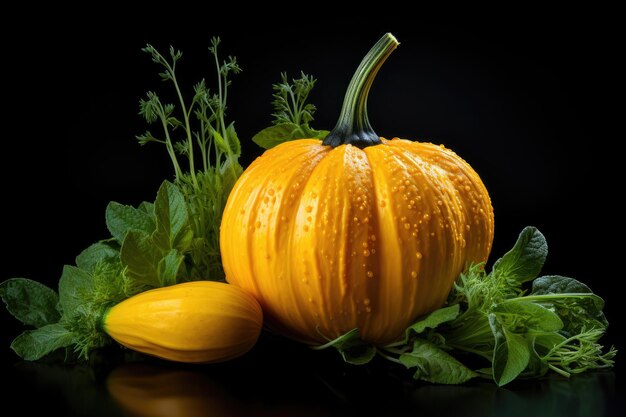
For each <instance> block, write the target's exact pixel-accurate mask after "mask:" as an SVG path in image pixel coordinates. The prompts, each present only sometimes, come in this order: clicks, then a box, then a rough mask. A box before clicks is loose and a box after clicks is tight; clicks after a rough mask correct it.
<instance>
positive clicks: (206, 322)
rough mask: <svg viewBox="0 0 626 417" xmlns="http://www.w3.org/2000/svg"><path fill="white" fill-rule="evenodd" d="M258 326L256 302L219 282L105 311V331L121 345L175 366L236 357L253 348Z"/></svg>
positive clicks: (157, 292)
mask: <svg viewBox="0 0 626 417" xmlns="http://www.w3.org/2000/svg"><path fill="white" fill-rule="evenodd" d="M262 326H263V313H262V311H261V307H260V306H259V303H258V302H257V301H256V300H255V299H254V297H252V296H251V295H249V294H247V293H246V292H245V291H242V290H241V289H240V288H237V287H234V286H232V285H228V284H225V283H220V282H209V281H195V282H188V283H185V284H178V285H173V286H170V287H164V288H157V289H154V290H151V291H146V292H143V293H141V294H138V295H135V296H134V297H131V298H128V299H126V300H124V301H122V302H121V303H119V304H117V305H116V306H114V307H113V308H111V309H110V310H109V312H108V313H107V314H106V316H105V318H104V320H103V327H104V330H105V331H106V332H107V333H108V334H109V335H110V336H111V337H112V338H113V339H115V340H116V341H117V342H119V343H120V344H122V345H124V346H126V347H128V348H130V349H133V350H136V351H139V352H142V353H146V354H148V355H152V356H157V357H159V358H163V359H168V360H171V361H177V362H188V363H213V362H222V361H226V360H229V359H233V358H236V357H238V356H241V355H243V354H244V353H246V352H247V351H249V350H250V349H251V348H252V347H253V346H254V344H255V343H256V341H257V339H258V337H259V334H260V332H261V328H262Z"/></svg>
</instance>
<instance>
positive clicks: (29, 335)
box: [11, 323, 75, 361]
mask: <svg viewBox="0 0 626 417" xmlns="http://www.w3.org/2000/svg"><path fill="white" fill-rule="evenodd" d="M74 341H75V338H74V334H73V333H72V332H70V331H68V330H67V329H66V328H65V327H63V326H62V325H61V324H58V323H56V324H48V325H46V326H43V327H40V328H39V329H37V330H29V331H25V332H24V333H22V334H21V335H19V336H18V337H16V338H15V340H13V343H11V349H13V350H14V351H15V353H17V354H18V356H19V357H20V358H22V359H24V360H27V361H36V360H37V359H41V358H43V357H44V356H46V355H47V354H48V353H51V352H54V351H55V350H57V349H60V348H63V347H67V346H70V345H72V344H74Z"/></svg>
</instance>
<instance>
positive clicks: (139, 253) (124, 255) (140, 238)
mask: <svg viewBox="0 0 626 417" xmlns="http://www.w3.org/2000/svg"><path fill="white" fill-rule="evenodd" d="M162 257H163V256H162V253H161V251H160V250H159V248H157V247H156V246H155V245H154V243H153V242H152V239H151V238H150V236H148V235H147V234H146V233H144V232H130V233H128V234H127V235H126V238H125V239H124V242H123V243H122V249H121V250H120V259H121V261H122V265H124V266H125V267H126V268H127V270H126V275H127V276H128V277H129V278H130V279H132V280H133V281H135V282H136V283H138V284H142V285H149V286H151V287H158V286H160V280H159V272H158V270H157V266H158V264H159V262H160V260H161V258H162Z"/></svg>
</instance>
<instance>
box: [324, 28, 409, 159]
mask: <svg viewBox="0 0 626 417" xmlns="http://www.w3.org/2000/svg"><path fill="white" fill-rule="evenodd" d="M398 45H399V42H398V40H397V39H396V38H395V36H393V35H392V34H391V33H386V34H385V35H384V36H383V37H382V38H380V40H379V41H378V42H376V45H374V46H373V47H372V49H370V51H369V52H368V53H367V55H365V58H363V61H361V64H360V65H359V67H358V68H357V70H356V72H355V73H354V75H353V76H352V80H351V81H350V85H349V86H348V90H347V91H346V96H345V97H344V99H343V107H342V108H341V114H340V115H339V120H338V121H337V125H336V126H335V128H334V129H333V130H332V131H331V132H330V133H329V134H328V135H327V136H326V138H325V139H324V142H323V144H324V145H330V146H332V147H333V148H334V147H336V146H339V145H347V144H350V145H354V146H357V147H359V148H361V149H363V148H365V147H367V146H372V145H379V144H381V143H382V142H381V140H380V137H379V136H378V135H377V134H376V132H374V129H372V126H371V125H370V121H369V118H368V117H367V95H368V94H369V92H370V87H371V86H372V83H373V82H374V78H376V74H377V73H378V70H379V69H380V67H382V65H383V63H384V62H385V60H386V59H387V57H388V56H389V55H391V53H392V52H393V50H394V49H396V47H397V46H398Z"/></svg>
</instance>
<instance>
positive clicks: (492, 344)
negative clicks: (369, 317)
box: [321, 227, 616, 386]
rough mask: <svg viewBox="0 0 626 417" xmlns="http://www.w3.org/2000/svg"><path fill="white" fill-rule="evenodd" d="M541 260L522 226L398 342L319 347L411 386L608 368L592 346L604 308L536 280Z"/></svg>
mask: <svg viewBox="0 0 626 417" xmlns="http://www.w3.org/2000/svg"><path fill="white" fill-rule="evenodd" d="M547 253H548V247H547V244H546V240H545V238H544V236H543V235H542V234H541V233H540V232H539V231H538V230H537V229H536V228H534V227H526V228H525V229H524V230H523V231H522V232H521V234H520V236H519V238H518V240H517V242H516V244H515V246H514V247H513V248H512V249H511V250H510V251H509V252H507V253H506V254H505V255H504V256H503V257H502V258H500V259H498V260H497V261H496V262H495V263H494V265H493V268H492V270H491V272H490V273H489V274H487V273H486V272H485V270H484V268H483V266H482V265H474V266H471V267H470V268H469V269H468V270H467V271H466V272H465V273H463V274H461V276H460V277H459V280H458V281H457V283H456V284H455V286H454V288H453V290H452V291H451V293H450V296H449V299H448V303H447V304H448V305H447V306H444V307H442V308H440V309H439V310H436V311H434V312H432V313H430V314H428V315H427V316H425V317H423V318H421V319H419V320H418V321H416V322H415V323H414V324H412V325H411V326H409V327H408V328H407V330H406V334H405V336H404V338H403V339H402V340H400V341H398V342H396V343H392V344H390V345H387V346H382V347H372V346H370V345H368V344H367V343H365V342H363V341H361V340H360V339H358V331H357V329H354V330H352V331H351V332H348V333H346V335H351V336H352V337H351V340H350V344H345V343H334V342H335V341H333V342H330V343H328V344H326V345H324V346H321V348H326V347H330V346H333V347H335V348H337V349H338V350H339V351H340V353H341V354H342V356H343V358H344V359H345V360H346V361H347V362H349V363H353V364H363V363H367V362H369V361H370V360H372V359H373V357H374V356H375V355H374V354H373V353H372V349H375V351H376V353H378V355H379V356H382V357H384V358H386V359H388V360H391V361H392V362H396V363H399V364H402V365H404V366H406V367H407V368H412V369H413V370H414V378H415V379H419V380H424V381H429V382H436V383H442V384H460V383H463V382H465V381H467V380H469V379H471V378H474V377H477V376H484V377H489V378H492V379H493V380H494V381H495V382H496V384H498V385H499V386H502V385H505V384H508V383H509V382H511V381H513V380H514V379H516V378H537V377H541V376H543V375H545V374H546V373H547V372H549V371H553V372H556V373H558V374H560V375H563V376H566V377H569V376H570V375H572V374H576V373H580V372H584V371H587V370H591V369H601V368H608V367H611V366H612V365H613V358H614V357H615V354H616V350H615V349H614V348H613V347H611V348H610V349H609V350H608V351H606V352H603V347H602V345H601V344H600V343H599V339H600V338H601V337H602V336H603V335H604V333H605V331H606V328H607V326H608V322H607V320H606V318H605V317H604V314H603V313H602V308H603V307H604V301H603V300H602V299H601V298H600V297H598V296H597V295H595V294H593V293H592V291H591V290H590V289H589V287H588V286H586V285H585V284H583V283H581V282H579V281H577V280H575V279H573V278H568V277H562V276H557V275H550V276H543V277H539V278H536V277H537V275H538V274H539V272H540V271H541V268H542V266H543V263H544V262H545V259H546V256H547ZM529 281H532V290H531V292H530V293H529V294H526V291H525V290H524V289H523V288H522V287H523V284H524V283H526V282H529ZM346 335H344V336H341V337H339V338H338V339H336V340H341V339H343V338H344V337H345V336H346ZM355 335H356V337H355ZM355 348H358V350H357V349H355ZM473 357H474V358H476V359H477V360H479V361H483V362H484V363H485V364H487V365H488V366H487V367H484V368H480V369H475V370H472V369H471V368H470V367H469V366H467V365H465V364H464V363H465V362H467V363H469V362H472V363H474V362H476V359H473ZM459 359H463V362H461V361H460V360H459Z"/></svg>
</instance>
